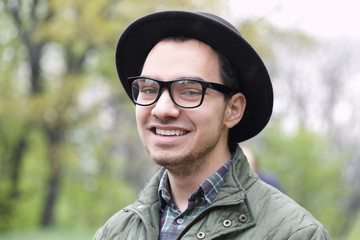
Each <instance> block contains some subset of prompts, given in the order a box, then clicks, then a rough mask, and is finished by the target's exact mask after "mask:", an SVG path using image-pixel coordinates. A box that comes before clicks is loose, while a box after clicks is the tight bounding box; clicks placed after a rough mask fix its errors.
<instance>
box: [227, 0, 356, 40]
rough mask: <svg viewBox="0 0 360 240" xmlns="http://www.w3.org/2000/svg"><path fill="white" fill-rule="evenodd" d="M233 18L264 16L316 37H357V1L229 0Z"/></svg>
mask: <svg viewBox="0 0 360 240" xmlns="http://www.w3.org/2000/svg"><path fill="white" fill-rule="evenodd" d="M229 4H230V7H231V10H232V12H233V18H235V19H242V18H249V17H261V16H265V17H266V19H268V20H269V21H271V22H272V23H273V24H275V26H278V27H281V28H282V27H285V28H293V27H295V28H300V29H303V30H305V31H306V32H308V33H311V34H312V35H314V36H317V37H324V38H333V37H351V38H356V39H359V40H360V30H359V29H360V27H359V23H360V14H359V11H360V1H358V0H341V1H340V0H251V1H249V0H229Z"/></svg>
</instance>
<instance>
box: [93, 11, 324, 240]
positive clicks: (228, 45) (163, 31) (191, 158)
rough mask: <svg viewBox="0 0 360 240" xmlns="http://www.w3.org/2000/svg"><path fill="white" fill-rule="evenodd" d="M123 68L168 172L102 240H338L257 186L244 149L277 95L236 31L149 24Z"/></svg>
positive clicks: (206, 18) (180, 22)
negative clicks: (241, 145)
mask: <svg viewBox="0 0 360 240" xmlns="http://www.w3.org/2000/svg"><path fill="white" fill-rule="evenodd" d="M116 67H117V72H118V75H119V78H120V81H121V83H122V85H123V87H124V89H125V91H126V93H127V94H128V96H129V98H130V99H131V100H132V101H133V102H134V103H135V104H136V107H135V115H136V121H137V126H138V131H139V135H140V138H141V140H142V142H143V145H144V147H145V149H146V150H147V152H148V153H149V155H150V157H151V159H152V160H153V161H154V162H155V163H157V164H158V165H160V166H161V167H160V168H159V170H158V171H157V172H156V173H155V175H154V176H153V177H152V178H151V179H150V180H149V182H148V183H147V185H146V186H145V188H144V189H143V191H142V192H141V193H140V195H139V197H138V199H137V200H136V201H135V202H134V203H133V204H131V205H129V206H127V207H125V208H124V209H122V210H120V211H119V212H118V213H116V214H115V215H113V216H112V217H111V218H110V219H109V220H108V221H107V222H106V223H105V225H104V226H103V227H101V228H100V229H99V230H98V231H97V233H96V234H95V236H94V239H99V240H100V239H102V240H105V239H122V240H123V239H126V240H129V239H134V240H135V239H136V240H139V239H147V240H149V239H154V240H155V239H161V240H165V239H251V240H256V239H293V240H295V239H329V237H328V234H327V231H326V230H325V229H324V227H323V226H322V224H321V223H319V222H318V221H317V220H316V219H315V218H314V217H313V216H312V215H311V214H310V213H309V212H308V211H306V210H305V209H303V208H302V207H301V206H299V205H298V204H297V203H296V202H294V201H293V200H292V199H290V198H289V197H287V196H286V195H284V194H283V193H281V192H280V191H278V190H277V189H275V188H272V187H270V186H269V185H267V184H264V182H263V181H262V180H260V179H259V178H258V176H257V175H256V174H255V173H254V172H253V171H252V170H251V169H250V167H249V164H248V161H247V159H246V157H245V155H244V153H243V151H242V150H241V148H240V147H239V145H238V143H239V142H243V141H246V140H248V139H250V138H252V137H254V136H255V135H257V134H258V133H259V132H260V131H261V130H262V129H263V128H264V127H265V126H266V124H267V123H268V121H269V119H270V116H271V113H272V106H273V91H272V84H271V81H270V77H269V74H268V72H267V70H266V67H265V66H264V64H263V62H262V60H261V59H260V57H259V56H258V54H257V53H256V52H255V50H254V49H253V48H252V47H251V46H250V45H249V43H248V42H247V41H246V40H245V39H244V38H243V36H242V35H241V34H240V32H239V31H238V30H237V29H236V28H235V27H234V26H233V25H231V24H230V23H229V22H227V21H225V20H224V19H222V18H220V17H218V16H215V15H213V14H209V13H194V12H185V11H166V12H157V13H153V14H149V15H147V16H144V17H142V18H140V19H138V20H136V21H135V22H133V23H132V24H131V25H130V26H128V28H127V29H126V30H125V31H124V32H123V33H122V35H121V37H120V39H119V42H118V45H117V49H116ZM111 187H112V190H115V191H116V186H111ZM114 188H115V189H114Z"/></svg>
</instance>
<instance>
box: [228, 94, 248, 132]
mask: <svg viewBox="0 0 360 240" xmlns="http://www.w3.org/2000/svg"><path fill="white" fill-rule="evenodd" d="M245 107H246V98H245V96H244V94H242V93H237V94H235V95H233V96H232V97H231V99H230V100H229V101H228V104H227V106H226V110H225V118H224V125H225V127H227V128H229V129H230V128H232V127H234V126H235V125H236V124H238V123H239V122H240V120H241V118H242V116H243V114H244V111H245Z"/></svg>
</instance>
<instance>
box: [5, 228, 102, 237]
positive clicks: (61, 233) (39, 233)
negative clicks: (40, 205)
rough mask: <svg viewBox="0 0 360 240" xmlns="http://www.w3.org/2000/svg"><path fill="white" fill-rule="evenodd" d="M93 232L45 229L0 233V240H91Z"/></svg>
mask: <svg viewBox="0 0 360 240" xmlns="http://www.w3.org/2000/svg"><path fill="white" fill-rule="evenodd" d="M94 234H95V230H94V231H84V230H79V231H76V230H62V229H45V230H29V231H16V232H5V233H2V232H0V240H33V239H34V240H64V239H66V240H91V239H92V237H93V236H94Z"/></svg>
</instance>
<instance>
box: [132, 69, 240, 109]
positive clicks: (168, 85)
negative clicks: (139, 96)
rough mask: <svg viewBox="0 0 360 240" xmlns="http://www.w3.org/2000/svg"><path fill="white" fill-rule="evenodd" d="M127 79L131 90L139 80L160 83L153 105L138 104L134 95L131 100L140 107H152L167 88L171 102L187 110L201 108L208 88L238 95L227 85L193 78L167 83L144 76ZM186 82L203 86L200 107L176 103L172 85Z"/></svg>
mask: <svg viewBox="0 0 360 240" xmlns="http://www.w3.org/2000/svg"><path fill="white" fill-rule="evenodd" d="M127 79H128V82H129V84H130V87H131V88H132V84H133V82H134V81H135V80H137V79H149V80H152V81H154V82H156V83H158V84H159V86H160V88H159V92H158V95H157V97H156V98H155V99H154V101H153V102H151V103H147V104H141V103H138V102H137V101H136V100H135V98H134V95H133V94H132V99H131V100H132V101H133V102H134V103H135V104H137V105H140V106H150V105H153V104H154V103H156V102H157V101H158V100H159V98H160V96H161V94H162V92H163V91H162V90H163V89H164V88H166V89H167V90H168V91H169V94H170V97H171V100H172V101H173V102H174V103H175V104H176V105H177V106H179V107H181V108H187V109H190V108H197V107H199V106H200V105H201V104H202V103H203V101H204V97H205V92H206V89H207V88H211V89H213V90H215V91H218V92H221V93H223V94H226V95H234V94H235V93H236V92H234V91H233V90H232V89H231V88H229V87H227V86H225V85H223V84H219V83H214V82H207V81H201V80H197V79H192V78H181V79H176V80H172V81H166V82H164V81H160V80H158V79H154V78H149V77H144V76H135V77H128V78H127ZM186 80H188V81H192V82H196V83H199V84H201V86H202V93H201V100H200V102H199V104H198V105H195V106H191V107H186V106H182V105H180V104H178V103H177V102H176V101H175V99H174V96H173V93H172V90H171V86H172V84H174V83H175V82H178V81H186ZM131 92H132V90H131Z"/></svg>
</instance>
